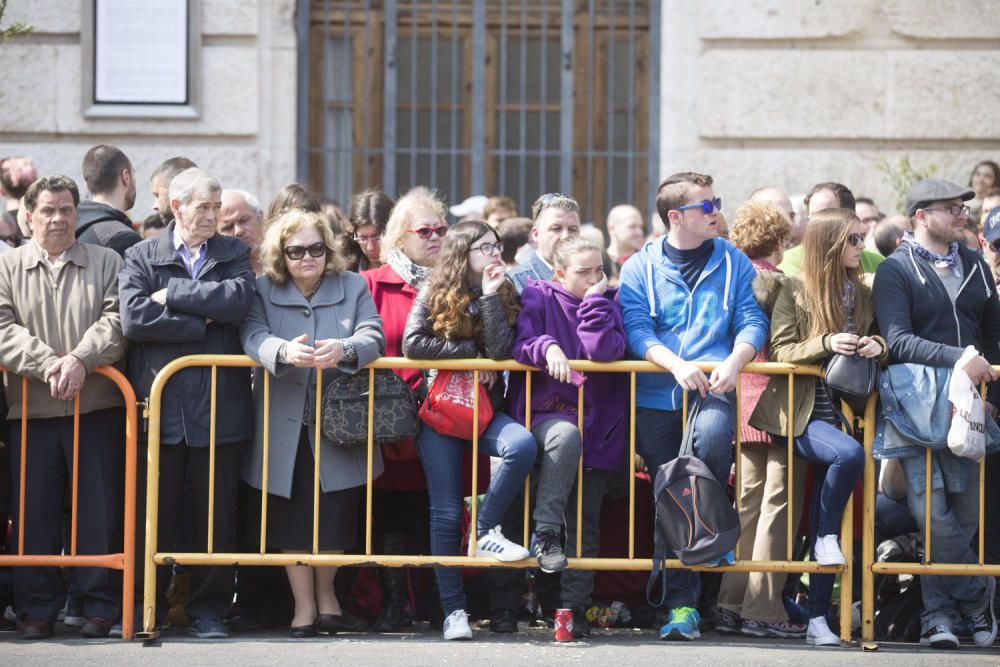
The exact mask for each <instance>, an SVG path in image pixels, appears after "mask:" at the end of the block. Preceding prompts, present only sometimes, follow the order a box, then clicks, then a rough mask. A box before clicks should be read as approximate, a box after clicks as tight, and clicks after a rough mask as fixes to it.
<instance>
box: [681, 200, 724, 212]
mask: <svg viewBox="0 0 1000 667" xmlns="http://www.w3.org/2000/svg"><path fill="white" fill-rule="evenodd" d="M696 208H700V209H701V211H702V213H704V214H705V215H708V214H709V213H712V212H713V211H721V210H722V198H721V197H716V198H715V199H703V200H702V201H700V202H698V203H697V204H685V205H684V206H678V207H677V208H675V209H674V210H675V211H689V210H692V209H696Z"/></svg>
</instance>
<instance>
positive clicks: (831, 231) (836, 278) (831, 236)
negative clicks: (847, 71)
mask: <svg viewBox="0 0 1000 667" xmlns="http://www.w3.org/2000/svg"><path fill="white" fill-rule="evenodd" d="M857 219H858V216H857V215H855V213H854V211H851V210H849V209H846V208H830V209H826V210H824V211H819V212H818V213H815V214H812V215H810V216H809V226H808V227H806V233H805V236H804V237H803V239H802V267H803V271H802V282H803V290H802V294H803V296H804V297H805V302H806V308H807V310H808V312H809V313H810V315H811V318H810V319H811V324H812V326H811V332H810V333H811V335H813V336H820V335H822V334H827V333H840V332H841V331H843V330H844V323H845V322H847V315H846V314H845V313H844V286H845V285H846V284H847V283H850V284H851V285H852V286H853V287H854V295H855V298H854V322H855V323H857V322H858V321H859V308H860V306H861V269H860V268H857V269H849V268H847V267H846V266H844V248H845V247H846V246H847V235H848V232H849V231H850V229H851V223H852V222H854V221H855V220H857Z"/></svg>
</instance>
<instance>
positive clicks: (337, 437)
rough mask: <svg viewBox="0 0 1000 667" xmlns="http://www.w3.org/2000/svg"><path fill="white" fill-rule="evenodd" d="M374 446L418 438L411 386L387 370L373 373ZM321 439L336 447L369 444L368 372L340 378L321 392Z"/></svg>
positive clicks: (415, 410)
mask: <svg viewBox="0 0 1000 667" xmlns="http://www.w3.org/2000/svg"><path fill="white" fill-rule="evenodd" d="M374 419H375V424H374V427H373V430H374V440H375V444H376V445H381V444H386V443H390V442H396V441H399V440H404V439H406V438H412V437H414V436H416V434H417V428H418V426H419V423H418V422H417V399H416V397H415V396H414V395H413V390H412V389H410V385H408V384H406V382H405V381H404V380H403V379H402V378H401V377H399V376H398V375H396V374H395V373H393V372H392V371H390V370H385V369H379V370H376V371H375V417H374ZM323 437H324V441H325V442H328V443H330V444H332V445H333V446H335V447H362V446H364V445H367V444H368V372H362V373H358V374H357V375H348V374H346V373H345V374H343V375H340V376H338V377H337V378H336V379H335V380H333V381H332V382H330V383H329V384H328V385H326V388H325V389H324V390H323Z"/></svg>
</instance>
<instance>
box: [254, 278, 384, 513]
mask: <svg viewBox="0 0 1000 667" xmlns="http://www.w3.org/2000/svg"><path fill="white" fill-rule="evenodd" d="M302 334H307V335H308V342H309V343H310V344H312V343H313V342H314V341H315V340H316V339H317V338H320V339H323V338H341V339H346V340H348V341H350V342H351V343H352V344H353V345H354V349H355V350H356V351H357V354H358V359H357V362H356V363H355V364H351V365H350V366H347V365H343V364H341V365H338V367H337V368H336V369H332V368H328V369H325V370H324V371H323V384H324V385H326V384H328V383H329V382H330V381H331V380H333V379H334V378H335V377H337V376H338V375H339V374H340V373H342V372H343V373H356V372H358V370H359V369H361V368H363V367H364V366H366V365H367V364H369V363H371V362H372V361H374V360H375V359H377V358H379V357H380V356H382V354H383V352H384V350H385V337H384V335H383V333H382V320H381V319H380V318H379V316H378V311H377V310H376V309H375V303H374V302H373V301H372V297H371V293H370V292H369V291H368V287H367V285H366V284H365V281H364V279H363V278H362V277H361V276H359V275H358V274H356V273H350V272H345V273H341V274H340V275H336V276H327V277H326V278H325V279H324V280H323V284H322V285H320V288H319V291H317V292H316V294H315V295H314V296H313V298H312V300H311V301H307V300H306V298H305V296H303V295H302V293H301V292H300V291H299V290H298V288H297V287H295V285H294V283H292V282H291V281H289V282H287V283H285V284H284V285H277V284H275V283H274V282H272V281H271V279H270V278H268V277H267V276H262V277H260V278H258V279H257V297H256V299H255V300H254V303H253V307H252V308H251V310H250V314H249V315H248V316H247V319H246V322H245V323H244V324H243V327H242V329H241V330H240V338H241V340H242V341H243V349H244V350H245V351H246V353H247V354H248V355H250V356H251V357H252V358H253V359H254V360H255V361H257V362H259V363H260V364H261V365H262V366H263V367H264V369H266V370H267V372H269V373H271V375H272V376H273V377H272V378H271V383H270V384H271V391H270V393H271V401H270V403H271V405H270V407H271V419H270V442H269V447H270V452H269V454H268V483H267V490H268V493H273V494H275V495H279V496H284V497H285V498H289V497H291V493H292V471H293V470H294V469H295V455H296V452H297V451H298V444H299V435H300V433H301V431H302V427H303V426H309V431H310V433H311V435H310V446H311V447H312V448H313V452H314V455H315V445H314V444H312V443H314V442H315V441H314V439H313V438H315V430H314V429H315V419H314V418H311V417H310V419H309V421H308V423H303V419H304V413H305V411H306V407H307V406H309V408H310V409H309V414H310V415H311V414H312V412H313V411H314V408H313V406H315V401H316V375H315V370H314V369H311V368H296V367H294V366H291V365H289V364H283V363H279V362H278V350H279V349H280V347H281V345H282V344H283V343H285V342H287V341H289V340H291V339H293V338H295V337H297V336H300V335H302ZM263 390H264V375H263V369H260V368H258V369H256V370H255V371H254V405H255V414H256V416H255V428H254V442H253V449H252V451H251V452H250V455H249V456H248V457H247V458H246V461H245V463H244V466H243V479H244V480H246V482H247V483H248V484H250V485H251V486H253V487H254V488H257V489H261V488H262V472H263V466H264V436H263V434H264V391H263ZM367 456H368V453H367V450H366V448H365V447H355V448H352V449H343V448H339V447H333V446H329V445H328V446H325V447H323V449H322V452H321V453H320V487H321V488H322V489H323V492H324V493H326V492H330V491H339V490H342V489H348V488H352V487H355V486H361V485H363V484H364V483H365V477H366V470H367ZM381 474H382V453H381V451H380V449H378V448H376V449H375V459H374V463H373V469H372V478H373V479H374V478H375V477H378V476H379V475H381Z"/></svg>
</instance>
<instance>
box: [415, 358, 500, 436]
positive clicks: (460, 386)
mask: <svg viewBox="0 0 1000 667" xmlns="http://www.w3.org/2000/svg"><path fill="white" fill-rule="evenodd" d="M473 391H478V392H479V435H480V437H482V435H483V432H485V431H486V427H487V426H489V425H490V421H492V420H493V406H492V405H491V404H490V395H489V392H488V391H487V390H486V386H485V385H483V384H482V383H481V382H480V383H476V382H475V379H474V378H473V375H472V371H449V370H444V371H438V374H437V377H435V378H434V384H432V385H431V390H430V392H428V394H427V398H426V399H425V400H424V403H423V405H421V406H420V413H419V417H420V419H422V420H423V422H424V423H425V424H427V425H428V426H430V427H431V428H432V429H434V430H435V431H437V432H438V433H440V434H441V435H450V436H452V437H455V438H462V439H463V440H472V416H473V401H472V397H473V394H472V392H473Z"/></svg>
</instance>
